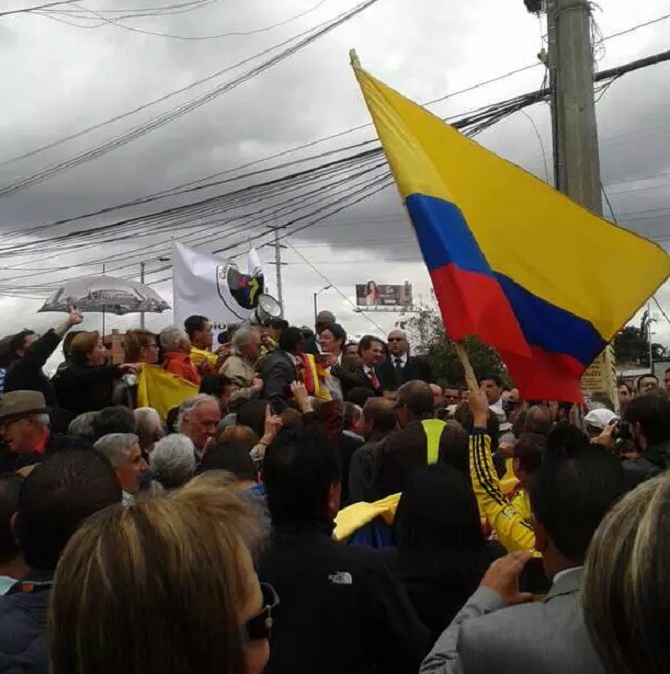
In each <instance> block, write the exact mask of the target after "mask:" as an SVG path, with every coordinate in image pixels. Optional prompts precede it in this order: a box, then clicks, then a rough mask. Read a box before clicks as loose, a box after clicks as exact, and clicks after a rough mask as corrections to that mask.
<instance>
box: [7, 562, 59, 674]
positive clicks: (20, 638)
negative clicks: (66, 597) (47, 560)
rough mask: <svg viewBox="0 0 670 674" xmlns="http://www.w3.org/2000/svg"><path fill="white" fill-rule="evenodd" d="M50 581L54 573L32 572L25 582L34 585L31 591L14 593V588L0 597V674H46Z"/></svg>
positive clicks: (47, 666)
mask: <svg viewBox="0 0 670 674" xmlns="http://www.w3.org/2000/svg"><path fill="white" fill-rule="evenodd" d="M52 579H53V573H50V572H37V571H31V572H30V573H29V574H28V576H27V577H26V581H24V582H27V581H31V582H34V583H35V587H34V589H33V591H32V592H30V593H27V594H26V593H24V592H20V591H15V589H18V587H15V588H12V589H11V590H10V591H9V593H8V594H6V595H5V596H4V597H0V672H1V673H2V674H48V672H49V662H48V656H47V634H46V632H47V609H48V606H49V595H50V594H51V589H50V585H49V583H50V582H51V580H52ZM40 583H46V585H44V586H41V585H40ZM19 587H20V586H19Z"/></svg>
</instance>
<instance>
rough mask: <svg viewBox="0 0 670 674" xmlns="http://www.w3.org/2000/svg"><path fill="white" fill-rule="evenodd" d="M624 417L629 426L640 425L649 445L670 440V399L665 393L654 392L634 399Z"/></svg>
mask: <svg viewBox="0 0 670 674" xmlns="http://www.w3.org/2000/svg"><path fill="white" fill-rule="evenodd" d="M624 417H625V420H626V422H627V423H629V424H636V423H639V424H640V429H641V431H642V434H643V435H644V437H645V439H646V441H647V444H648V445H657V444H659V443H660V442H665V441H666V440H670V398H668V396H667V394H666V393H664V392H663V391H653V392H652V393H647V394H645V395H642V396H638V397H637V398H633V399H632V400H631V401H630V402H629V403H628V405H627V407H626V411H625V413H624Z"/></svg>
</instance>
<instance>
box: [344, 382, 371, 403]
mask: <svg viewBox="0 0 670 674" xmlns="http://www.w3.org/2000/svg"><path fill="white" fill-rule="evenodd" d="M374 397H375V394H374V393H373V392H372V391H371V390H370V389H369V388H365V387H364V386H354V388H352V389H350V390H349V393H347V400H346V402H348V403H354V405H358V406H359V407H363V406H364V405H365V403H366V402H367V401H368V400H369V399H370V398H374Z"/></svg>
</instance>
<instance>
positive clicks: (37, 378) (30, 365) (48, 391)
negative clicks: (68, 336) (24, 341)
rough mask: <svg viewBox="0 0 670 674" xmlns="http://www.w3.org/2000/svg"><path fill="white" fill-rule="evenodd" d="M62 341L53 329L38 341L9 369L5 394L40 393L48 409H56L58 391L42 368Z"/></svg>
mask: <svg viewBox="0 0 670 674" xmlns="http://www.w3.org/2000/svg"><path fill="white" fill-rule="evenodd" d="M60 339H61V338H60V337H59V336H58V335H57V334H56V333H55V332H54V331H53V329H52V330H49V331H48V332H45V333H44V334H43V335H42V336H41V337H40V338H39V339H36V340H35V341H34V342H33V343H32V344H31V345H30V346H29V347H28V348H27V349H26V351H25V353H24V354H23V356H22V357H21V358H17V359H16V360H15V361H14V362H13V363H12V364H11V365H10V366H9V368H8V369H7V375H6V376H5V393H9V392H10V391H39V392H40V393H42V394H43V395H44V399H45V400H46V402H47V407H56V390H55V388H54V385H53V384H52V383H51V382H50V381H49V379H48V378H47V376H46V375H45V374H44V372H42V368H43V367H44V366H45V364H46V362H47V360H49V358H50V357H51V355H52V354H53V352H54V351H55V350H56V349H57V348H58V345H59V344H60Z"/></svg>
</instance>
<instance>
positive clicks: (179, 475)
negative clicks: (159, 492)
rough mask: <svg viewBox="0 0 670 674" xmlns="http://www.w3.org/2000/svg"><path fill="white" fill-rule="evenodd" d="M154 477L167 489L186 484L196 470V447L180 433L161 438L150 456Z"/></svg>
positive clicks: (150, 465)
mask: <svg viewBox="0 0 670 674" xmlns="http://www.w3.org/2000/svg"><path fill="white" fill-rule="evenodd" d="M149 467H150V468H151V473H152V475H153V477H154V478H155V479H156V480H157V481H158V482H159V483H160V484H161V485H162V486H163V487H165V488H166V489H175V488H177V487H181V486H182V485H184V484H186V482H188V481H189V480H190V479H191V478H192V477H193V473H194V472H195V447H194V445H193V442H192V441H191V439H190V438H188V437H187V436H185V435H182V434H180V433H174V434H172V435H168V436H167V437H166V438H163V439H162V440H159V441H158V442H157V443H156V445H155V446H154V451H153V452H151V455H150V456H149Z"/></svg>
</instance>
